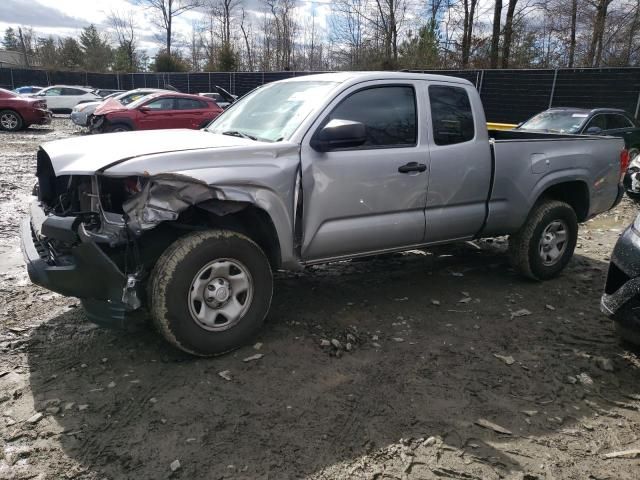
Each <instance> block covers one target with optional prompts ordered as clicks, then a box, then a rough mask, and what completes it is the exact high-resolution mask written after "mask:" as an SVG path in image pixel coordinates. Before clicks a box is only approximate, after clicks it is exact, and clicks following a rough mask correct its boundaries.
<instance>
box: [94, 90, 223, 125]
mask: <svg viewBox="0 0 640 480" xmlns="http://www.w3.org/2000/svg"><path fill="white" fill-rule="evenodd" d="M222 111H223V110H222V108H220V107H219V106H218V105H217V104H216V102H214V101H213V100H211V99H210V98H204V97H199V96H198V95H188V94H186V93H177V92H159V93H153V94H151V95H147V96H145V97H143V98H139V99H137V100H135V101H133V102H131V103H129V104H128V105H126V106H125V105H122V104H121V103H120V102H117V101H115V100H112V101H109V102H105V103H104V104H102V105H100V106H99V107H98V108H96V110H95V112H94V113H93V115H92V116H91V117H90V120H89V131H90V132H92V133H106V132H128V131H130V130H156V129H162V128H194V129H197V128H203V127H205V126H206V125H208V124H209V123H210V122H211V121H212V120H213V119H214V118H216V117H217V116H218V115H220V114H221V113H222Z"/></svg>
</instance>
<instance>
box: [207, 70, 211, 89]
mask: <svg viewBox="0 0 640 480" xmlns="http://www.w3.org/2000/svg"><path fill="white" fill-rule="evenodd" d="M207 76H208V77H209V90H207V92H210V91H211V72H209V74H208V75H207Z"/></svg>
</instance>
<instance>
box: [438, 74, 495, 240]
mask: <svg viewBox="0 0 640 480" xmlns="http://www.w3.org/2000/svg"><path fill="white" fill-rule="evenodd" d="M428 92H429V93H428V97H429V104H430V124H431V125H430V128H429V129H428V130H429V134H430V141H429V152H430V156H431V165H430V174H429V192H428V195H427V209H426V219H427V229H426V241H427V242H428V243H434V242H439V241H445V240H456V239H467V238H472V237H473V236H474V235H475V234H476V233H477V232H478V231H479V230H480V229H481V227H482V225H483V223H484V219H485V213H486V201H487V195H488V193H489V188H490V184H491V171H492V160H491V149H490V146H489V137H488V131H487V127H486V123H485V118H484V113H483V112H484V111H483V109H482V104H481V102H480V98H479V95H478V94H477V93H476V92H475V90H474V89H473V87H472V86H464V85H455V84H438V83H430V84H429V87H428Z"/></svg>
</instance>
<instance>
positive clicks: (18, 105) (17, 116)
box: [0, 88, 51, 132]
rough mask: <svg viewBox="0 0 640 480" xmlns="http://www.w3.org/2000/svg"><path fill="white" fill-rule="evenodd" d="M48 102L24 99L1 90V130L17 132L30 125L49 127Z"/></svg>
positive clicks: (49, 113) (13, 93)
mask: <svg viewBox="0 0 640 480" xmlns="http://www.w3.org/2000/svg"><path fill="white" fill-rule="evenodd" d="M50 123H51V112H50V111H49V110H47V102H45V101H44V100H36V99H33V98H28V97H24V96H22V95H19V94H17V93H15V92H11V91H9V90H4V89H2V88H0V129H2V130H8V131H10V132H15V131H17V130H21V129H23V128H27V127H28V126H29V125H48V124H50Z"/></svg>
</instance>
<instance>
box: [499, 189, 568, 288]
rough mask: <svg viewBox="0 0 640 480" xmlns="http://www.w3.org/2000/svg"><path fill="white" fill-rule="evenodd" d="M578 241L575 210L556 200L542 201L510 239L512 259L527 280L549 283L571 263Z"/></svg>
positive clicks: (512, 262)
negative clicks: (547, 281) (549, 280)
mask: <svg viewBox="0 0 640 480" xmlns="http://www.w3.org/2000/svg"><path fill="white" fill-rule="evenodd" d="M577 240H578V220H577V218H576V213H575V212H574V210H573V208H571V206H570V205H568V204H567V203H564V202H560V201H557V200H543V201H541V202H539V203H538V204H536V205H535V206H534V207H533V209H532V211H531V212H530V213H529V217H528V218H527V221H526V222H525V224H524V225H523V226H522V228H521V229H520V231H518V232H517V233H516V234H514V235H511V236H510V237H509V259H510V261H511V265H512V266H513V267H514V268H515V269H516V270H518V272H519V273H520V274H522V275H524V276H525V277H528V278H531V279H533V280H548V279H550V278H553V277H555V276H557V275H558V274H559V273H560V272H561V271H562V270H563V269H564V267H566V265H567V263H569V260H571V257H572V256H573V251H574V250H575V248H576V242H577Z"/></svg>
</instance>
